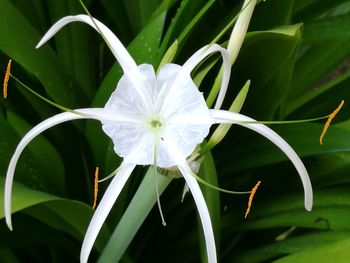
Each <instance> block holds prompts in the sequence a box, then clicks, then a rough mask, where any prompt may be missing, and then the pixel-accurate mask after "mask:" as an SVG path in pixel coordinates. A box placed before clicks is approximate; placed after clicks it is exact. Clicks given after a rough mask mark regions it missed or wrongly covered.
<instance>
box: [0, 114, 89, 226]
mask: <svg viewBox="0 0 350 263" xmlns="http://www.w3.org/2000/svg"><path fill="white" fill-rule="evenodd" d="M81 118H84V117H83V116H81V115H77V114H73V113H70V112H64V113H61V114H58V115H55V116H53V117H51V118H49V119H47V120H45V121H43V122H41V123H40V124H38V125H37V126H35V127H34V128H33V129H31V130H30V131H29V132H28V133H27V134H26V135H25V136H24V137H23V139H22V140H21V141H20V143H19V144H18V146H17V148H16V151H15V153H14V154H13V156H12V158H11V161H10V164H9V167H8V169H7V174H6V181H5V196H4V213H5V218H6V223H7V225H8V227H9V228H10V229H11V230H12V222H11V195H12V183H13V177H14V172H15V168H16V165H17V162H18V159H19V157H20V155H21V153H22V151H23V150H24V148H25V147H26V146H27V145H28V143H29V142H30V141H31V140H33V139H34V138H35V137H36V136H37V135H39V134H40V133H42V132H43V131H45V130H46V129H48V128H51V127H52V126H55V125H57V124H59V123H62V122H65V121H70V120H74V119H81Z"/></svg>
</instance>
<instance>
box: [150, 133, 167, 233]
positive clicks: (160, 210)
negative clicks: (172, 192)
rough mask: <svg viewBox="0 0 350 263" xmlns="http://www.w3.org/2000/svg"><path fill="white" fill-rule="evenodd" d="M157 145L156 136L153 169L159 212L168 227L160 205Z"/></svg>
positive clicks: (163, 223) (163, 222)
mask: <svg viewBox="0 0 350 263" xmlns="http://www.w3.org/2000/svg"><path fill="white" fill-rule="evenodd" d="M157 145H158V142H157V138H156V136H154V138H153V147H154V150H153V165H152V168H153V174H154V178H155V183H156V185H155V186H156V195H157V205H158V210H159V214H160V218H161V219H162V225H163V226H166V222H165V219H164V215H163V211H162V205H161V203H160V197H159V187H158V178H157V177H158V172H157Z"/></svg>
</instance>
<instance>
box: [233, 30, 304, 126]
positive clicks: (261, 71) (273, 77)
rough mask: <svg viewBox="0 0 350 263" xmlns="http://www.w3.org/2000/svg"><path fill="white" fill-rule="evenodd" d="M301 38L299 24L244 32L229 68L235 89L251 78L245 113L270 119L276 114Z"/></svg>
mask: <svg viewBox="0 0 350 263" xmlns="http://www.w3.org/2000/svg"><path fill="white" fill-rule="evenodd" d="M300 40H301V38H300V25H299V24H298V25H293V26H286V27H282V28H278V29H274V30H271V31H260V32H250V33H247V35H246V39H245V41H244V44H243V46H242V49H241V52H240V55H239V56H238V58H237V60H236V62H235V64H234V65H233V68H232V77H233V80H234V86H235V88H236V89H240V87H242V86H243V84H244V83H245V82H246V81H247V80H248V79H250V80H251V85H250V94H254V96H248V97H247V100H246V102H245V109H246V110H245V111H244V112H245V113H246V114H247V115H249V116H254V117H255V118H258V119H271V118H272V117H273V116H274V115H275V114H276V110H277V109H278V107H279V106H280V104H281V102H282V100H283V98H284V96H285V93H286V91H287V90H288V89H289V83H290V79H291V75H292V70H293V68H294V67H293V65H294V57H295V55H296V53H297V51H298V47H299V44H300ZM231 83H232V82H231Z"/></svg>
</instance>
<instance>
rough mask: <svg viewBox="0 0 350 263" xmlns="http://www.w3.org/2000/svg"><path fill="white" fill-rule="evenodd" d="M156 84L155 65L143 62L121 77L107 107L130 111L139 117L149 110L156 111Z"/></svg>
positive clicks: (130, 113) (129, 112) (115, 110)
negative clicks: (154, 105)
mask: <svg viewBox="0 0 350 263" xmlns="http://www.w3.org/2000/svg"><path fill="white" fill-rule="evenodd" d="M156 86H157V85H156V75H155V73H154V68H153V66H152V65H149V64H141V65H139V66H137V67H136V68H135V69H133V70H130V71H128V72H126V73H125V74H124V75H123V76H122V77H121V79H120V80H119V82H118V85H117V88H116V89H115V91H114V92H113V93H112V95H111V96H110V98H109V99H108V102H107V103H106V105H105V108H106V109H108V110H111V111H114V112H122V113H124V112H128V114H129V115H133V116H135V117H137V118H139V117H143V116H145V115H147V113H149V111H152V110H153V111H154V109H153V106H152V105H153V104H154V103H153V97H154V87H156Z"/></svg>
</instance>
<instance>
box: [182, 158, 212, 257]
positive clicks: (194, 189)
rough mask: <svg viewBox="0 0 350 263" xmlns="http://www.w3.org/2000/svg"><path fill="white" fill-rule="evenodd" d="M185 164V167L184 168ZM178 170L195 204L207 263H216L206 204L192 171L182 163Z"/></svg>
mask: <svg viewBox="0 0 350 263" xmlns="http://www.w3.org/2000/svg"><path fill="white" fill-rule="evenodd" d="M185 164H186V166H185ZM178 168H179V170H180V171H181V173H182V176H183V177H184V178H185V180H186V183H187V185H188V187H189V189H190V191H191V194H192V196H193V199H194V201H195V203H196V206H197V209H198V213H199V217H200V219H201V222H202V227H203V232H204V237H205V245H206V248H207V254H208V262H209V263H216V261H217V259H216V246H215V238H214V233H213V227H212V224H211V219H210V215H209V211H208V207H207V204H206V202H205V199H204V197H203V194H202V191H201V189H200V187H199V185H198V183H197V181H196V179H195V178H194V177H193V176H192V174H191V173H192V171H191V170H190V167H189V166H188V165H187V163H184V166H182V165H180V166H178Z"/></svg>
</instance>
